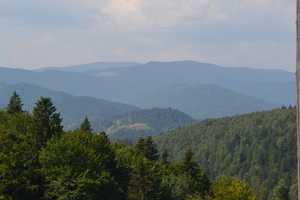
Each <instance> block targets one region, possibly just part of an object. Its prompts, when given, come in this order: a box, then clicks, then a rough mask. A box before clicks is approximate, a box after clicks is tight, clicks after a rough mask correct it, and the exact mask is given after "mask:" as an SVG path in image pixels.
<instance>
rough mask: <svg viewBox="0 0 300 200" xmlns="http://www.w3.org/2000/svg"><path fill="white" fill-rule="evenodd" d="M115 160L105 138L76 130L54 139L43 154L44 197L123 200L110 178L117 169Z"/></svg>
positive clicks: (41, 160)
mask: <svg viewBox="0 0 300 200" xmlns="http://www.w3.org/2000/svg"><path fill="white" fill-rule="evenodd" d="M114 158H115V154H114V152H113V150H112V147H111V145H110V142H109V140H108V139H107V137H106V136H105V135H97V134H91V133H86V132H82V131H80V130H77V131H74V132H71V131H70V132H68V133H66V134H63V135H62V136H61V137H53V138H52V139H50V140H49V141H48V143H47V146H46V147H45V148H43V149H42V151H41V153H40V162H41V164H42V169H41V171H42V174H43V175H44V176H45V177H46V182H47V184H46V187H47V189H46V192H45V196H46V197H47V198H50V199H51V198H54V197H55V198H58V199H113V197H114V198H115V199H118V198H120V196H121V191H119V189H118V187H117V184H116V182H115V181H114V179H113V177H111V175H110V172H111V171H112V169H114V168H116V166H115V161H114ZM104 188H106V190H104ZM108 188H110V189H108ZM103 191H106V192H103ZM108 194H110V195H111V196H108Z"/></svg>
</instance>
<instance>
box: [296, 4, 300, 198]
mask: <svg viewBox="0 0 300 200" xmlns="http://www.w3.org/2000/svg"><path fill="white" fill-rule="evenodd" d="M299 4H300V0H297V19H296V27H297V28H296V29H297V59H296V62H297V63H296V81H297V154H298V155H297V156H298V200H300V30H299V23H300V5H299Z"/></svg>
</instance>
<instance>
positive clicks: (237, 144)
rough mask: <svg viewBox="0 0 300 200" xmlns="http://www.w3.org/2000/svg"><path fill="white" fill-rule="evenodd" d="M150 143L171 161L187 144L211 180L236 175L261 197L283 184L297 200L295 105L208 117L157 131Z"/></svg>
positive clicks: (177, 159) (178, 155) (181, 152)
mask: <svg viewBox="0 0 300 200" xmlns="http://www.w3.org/2000/svg"><path fill="white" fill-rule="evenodd" d="M155 143H156V144H157V145H158V148H159V149H160V150H163V149H164V148H166V149H167V151H168V152H169V155H170V157H169V158H170V160H171V161H172V162H178V161H180V160H181V159H182V155H183V152H184V149H185V148H186V146H188V145H191V147H192V149H193V151H194V153H195V157H196V160H197V161H198V162H200V164H201V165H202V167H203V168H204V169H206V171H207V172H208V174H209V175H210V177H211V178H215V177H217V176H220V175H230V176H237V177H239V178H241V179H244V180H247V181H248V182H249V183H250V185H252V186H253V187H254V188H257V190H258V191H260V192H263V191H264V192H265V194H266V199H271V198H272V197H274V196H272V195H274V193H275V191H277V189H278V187H279V185H286V186H288V187H290V195H291V197H292V199H296V198H295V197H296V196H295V195H296V193H297V192H296V190H297V168H296V166H297V157H296V153H297V152H296V111H295V108H291V107H289V108H288V109H286V108H282V109H275V110H271V111H263V112H254V113H250V114H243V115H237V116H233V117H225V118H219V119H207V120H204V121H200V122H197V123H194V124H191V125H188V126H185V127H181V128H178V129H176V130H171V131H169V132H166V133H165V134H163V135H159V136H157V137H155ZM276 186H277V187H276ZM293 197H294V198H293Z"/></svg>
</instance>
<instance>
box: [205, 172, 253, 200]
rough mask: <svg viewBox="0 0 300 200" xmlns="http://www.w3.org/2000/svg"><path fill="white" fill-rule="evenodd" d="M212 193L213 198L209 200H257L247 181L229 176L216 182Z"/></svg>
mask: <svg viewBox="0 0 300 200" xmlns="http://www.w3.org/2000/svg"><path fill="white" fill-rule="evenodd" d="M210 192H211V193H212V197H210V198H209V199H214V200H224V199H233V200H257V197H256V196H255V195H254V193H253V191H252V190H251V189H250V188H249V186H248V184H247V183H246V182H245V181H239V180H237V179H234V178H232V177H227V176H222V177H220V178H219V179H218V180H217V181H215V182H214V183H213V185H212V187H211V191H210Z"/></svg>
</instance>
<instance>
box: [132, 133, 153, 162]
mask: <svg viewBox="0 0 300 200" xmlns="http://www.w3.org/2000/svg"><path fill="white" fill-rule="evenodd" d="M135 148H137V149H138V150H139V151H140V152H141V153H142V155H143V156H144V157H145V158H147V159H149V160H158V158H159V155H158V150H157V146H156V144H155V143H154V141H153V139H152V136H148V137H147V138H146V139H144V138H143V137H139V139H138V141H137V143H136V144H135Z"/></svg>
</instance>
